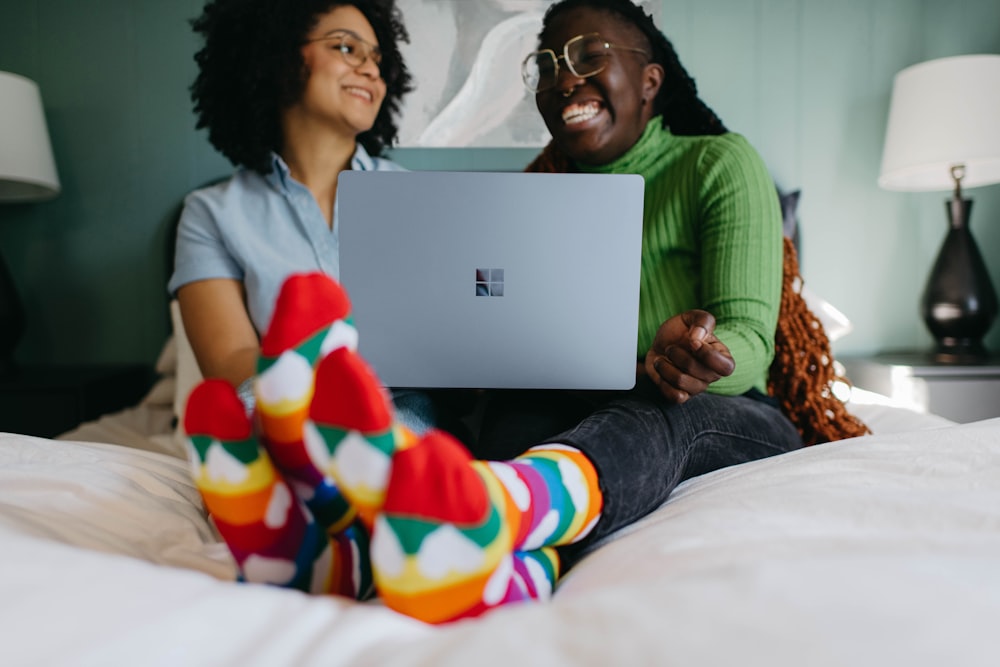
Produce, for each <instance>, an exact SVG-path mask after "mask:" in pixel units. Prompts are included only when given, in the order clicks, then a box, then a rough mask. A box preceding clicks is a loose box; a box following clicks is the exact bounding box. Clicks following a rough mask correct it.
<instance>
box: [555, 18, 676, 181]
mask: <svg viewBox="0 0 1000 667" xmlns="http://www.w3.org/2000/svg"><path fill="white" fill-rule="evenodd" d="M594 32H596V33H600V35H601V37H602V38H603V39H604V40H605V41H607V42H609V43H611V44H614V45H618V46H624V47H630V48H639V49H643V50H645V51H646V52H649V50H650V46H649V43H648V41H647V40H646V39H645V36H644V35H643V34H642V32H641V31H640V30H639V29H638V28H636V27H635V26H633V25H631V24H630V23H628V22H627V21H626V20H625V19H623V18H622V17H620V16H619V15H618V14H615V13H614V12H609V11H603V10H598V9H593V8H589V7H580V8H576V9H572V10H569V11H567V12H565V13H563V14H559V15H557V16H555V17H553V19H552V20H551V22H550V23H549V26H548V28H547V30H546V33H545V37H544V39H543V41H542V42H541V43H540V45H539V49H552V50H553V51H555V52H556V53H557V54H562V49H563V44H565V43H566V42H567V40H569V39H571V38H573V37H576V36H577V35H582V34H587V33H594ZM662 81H663V68H662V67H660V65H658V64H656V63H649V62H648V59H647V58H646V56H644V55H643V54H640V53H635V52H633V51H628V50H625V49H610V50H609V51H608V56H607V66H606V67H605V68H604V70H603V71H601V72H599V73H597V74H595V75H593V76H590V77H588V78H585V79H583V78H579V77H576V76H574V75H573V73H572V72H571V71H569V69H568V68H567V67H566V66H565V63H564V62H563V61H562V60H560V61H559V80H558V83H557V85H556V86H555V87H554V88H550V89H548V90H544V91H542V92H540V93H537V94H536V95H535V104H536V105H537V106H538V111H539V113H541V115H542V119H543V120H544V121H545V125H546V127H548V129H549V132H550V133H551V134H552V138H553V140H554V141H555V142H556V144H557V145H558V147H559V148H560V149H561V150H562V151H563V152H564V153H565V154H566V155H568V156H569V157H571V158H573V159H574V160H577V161H579V162H582V163H584V164H592V165H600V164H607V163H609V162H612V161H614V160H615V159H617V158H619V157H621V156H622V155H623V154H624V153H625V152H626V151H628V150H629V149H630V148H631V147H632V146H633V144H635V142H636V141H637V140H638V139H639V137H640V136H641V135H642V131H643V130H644V129H645V127H646V124H647V122H648V121H649V119H650V118H652V117H653V99H654V98H655V97H656V93H657V91H658V90H659V87H660V84H661V83H662ZM643 100H645V102H643Z"/></svg>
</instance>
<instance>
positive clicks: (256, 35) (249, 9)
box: [191, 0, 413, 174]
mask: <svg viewBox="0 0 1000 667" xmlns="http://www.w3.org/2000/svg"><path fill="white" fill-rule="evenodd" d="M342 5H352V6H354V7H356V8H357V9H358V10H359V11H360V12H361V13H362V14H364V16H365V18H366V19H367V20H368V22H369V23H370V24H371V26H372V28H373V29H374V31H375V36H376V37H377V38H378V44H379V48H380V49H381V51H382V64H381V67H380V70H381V73H382V78H383V79H384V80H385V83H386V97H385V100H384V101H383V103H382V107H381V109H379V113H378V116H377V117H376V118H375V123H374V125H373V126H372V128H371V129H370V130H368V131H367V132H364V133H363V134H361V135H359V137H358V141H359V142H360V143H361V145H362V146H364V147H365V150H367V151H368V152H369V153H370V154H371V155H382V152H383V151H384V150H385V149H386V148H388V147H391V146H392V145H393V144H394V143H395V142H396V139H397V136H398V133H399V129H398V128H397V126H396V117H397V116H398V114H399V110H400V105H401V103H402V98H403V96H404V95H405V94H406V93H408V92H410V91H411V90H413V84H412V77H411V75H410V72H409V70H408V69H407V67H406V63H405V62H404V61H403V56H402V54H401V53H400V50H399V43H400V42H409V34H408V33H407V32H406V28H405V27H404V25H403V21H402V16H401V15H400V12H399V9H398V8H397V7H396V6H395V2H394V0H294V1H289V0H209V2H208V3H207V4H206V5H205V8H204V10H203V11H202V14H201V16H199V17H198V18H196V19H194V20H192V21H191V26H192V27H193V28H194V31H195V32H196V33H199V34H201V35H202V36H203V38H204V45H203V47H202V49H201V50H200V51H198V52H197V53H196V54H195V56H194V59H195V61H196V62H197V63H198V68H199V70H198V76H197V78H196V79H195V81H194V83H193V84H192V85H191V100H192V101H193V102H194V111H195V114H196V116H197V125H196V127H197V128H198V129H202V128H207V129H208V139H209V141H210V142H211V143H212V145H213V146H215V148H216V150H218V151H219V152H220V153H222V154H223V155H224V156H226V157H227V158H228V159H229V161H230V162H232V163H233V164H234V165H237V166H239V165H242V166H245V167H247V168H249V169H253V170H254V171H257V172H260V173H262V174H266V173H268V172H270V171H271V168H272V167H271V159H270V155H271V152H272V151H275V152H277V151H278V150H280V148H281V143H282V131H281V112H282V110H283V109H286V108H287V107H289V106H290V105H292V104H294V103H295V102H296V101H297V100H298V99H299V98H300V97H301V95H302V92H303V90H304V89H305V83H306V74H305V64H304V62H303V60H302V54H301V52H300V48H301V46H302V43H303V41H304V40H305V38H306V35H307V34H308V33H309V31H310V30H311V29H312V28H313V26H315V24H316V21H317V19H318V17H319V16H321V15H323V14H325V13H327V12H329V11H330V10H332V9H333V8H335V7H338V6H342Z"/></svg>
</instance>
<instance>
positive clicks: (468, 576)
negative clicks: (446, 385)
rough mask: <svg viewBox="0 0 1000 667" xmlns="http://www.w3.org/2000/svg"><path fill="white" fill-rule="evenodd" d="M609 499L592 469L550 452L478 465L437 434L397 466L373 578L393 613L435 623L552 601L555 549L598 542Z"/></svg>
mask: <svg viewBox="0 0 1000 667" xmlns="http://www.w3.org/2000/svg"><path fill="white" fill-rule="evenodd" d="M602 502H603V500H602V496H601V492H600V489H599V487H598V482H597V474H596V471H595V470H594V467H593V465H592V464H591V463H590V461H589V459H587V458H586V457H585V456H584V455H583V454H582V453H581V452H579V451H578V450H576V449H573V448H570V447H564V446H559V445H549V446H543V447H538V448H534V449H532V450H529V451H528V452H527V453H525V454H524V455H523V456H521V457H518V458H517V459H514V460H513V461H509V462H505V463H498V462H485V461H474V460H472V458H471V456H470V455H469V453H468V451H467V450H466V449H465V448H464V447H462V446H461V445H460V444H459V443H458V442H456V441H454V440H453V439H452V438H451V437H450V436H448V435H447V434H445V433H442V432H436V431H432V432H430V433H429V434H427V435H426V436H425V437H424V438H422V439H421V441H420V442H419V443H418V444H417V445H416V446H414V447H412V448H410V449H407V450H405V451H400V452H398V453H397V454H396V455H395V457H394V458H393V465H392V473H391V477H390V479H389V483H388V489H387V493H386V498H385V504H384V506H383V508H382V511H381V512H380V513H379V514H378V517H377V519H376V523H375V527H374V532H373V535H372V550H371V558H372V571H373V574H374V577H375V585H376V588H377V589H378V591H379V595H380V596H381V597H382V599H383V601H384V602H385V603H386V605H387V606H389V607H391V608H393V609H396V610H397V611H400V612H402V613H405V614H407V615H410V616H413V617H415V618H419V619H421V620H424V621H427V622H429V623H442V622H447V621H452V620H456V619H459V618H465V617H470V616H477V615H479V614H481V613H483V612H484V611H486V610H488V609H491V608H494V607H497V606H499V605H502V604H506V603H509V602H516V601H523V600H528V599H545V598H547V597H548V595H549V594H550V593H551V590H552V588H553V586H554V585H555V581H556V579H557V577H558V574H559V562H558V558H557V556H556V553H555V551H554V550H553V549H552V547H554V546H559V545H563V544H569V543H571V542H574V541H576V540H578V539H580V538H582V537H584V536H585V535H586V534H587V533H589V532H590V530H591V529H592V527H593V526H594V524H595V523H596V522H597V520H598V519H599V518H600V512H601V506H602Z"/></svg>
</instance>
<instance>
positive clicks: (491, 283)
mask: <svg viewBox="0 0 1000 667" xmlns="http://www.w3.org/2000/svg"><path fill="white" fill-rule="evenodd" d="M476 296H503V269H476Z"/></svg>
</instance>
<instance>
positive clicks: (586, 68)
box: [521, 32, 652, 93]
mask: <svg viewBox="0 0 1000 667" xmlns="http://www.w3.org/2000/svg"><path fill="white" fill-rule="evenodd" d="M611 49H620V50H622V51H632V52H634V53H641V54H642V55H644V56H646V57H647V58H651V57H652V56H651V55H650V54H649V52H648V51H646V50H645V49H637V48H635V47H631V46H619V45H618V44H612V43H611V42H608V41H605V40H604V38H602V37H601V36H600V35H599V34H598V33H596V32H592V33H589V34H586V35H577V36H576V37H574V38H572V39H570V40H569V41H567V42H566V43H565V44H563V48H562V55H556V52H555V51H553V50H552V49H542V50H541V51H535V52H534V53H529V54H528V55H527V56H526V57H525V59H524V61H522V62H521V79H522V80H523V81H524V86H525V87H526V88H527V89H528V90H530V91H531V92H533V93H540V92H542V91H543V90H548V89H549V88H554V87H555V85H556V84H557V83H558V82H559V61H560V60H562V61H563V62H565V63H566V67H567V68H568V69H569V71H570V72H572V73H573V74H574V75H575V76H578V77H580V78H581V79H586V78H587V77H590V76H594V75H595V74H598V73H599V72H601V71H603V70H604V68H605V67H607V65H608V51H610V50H611Z"/></svg>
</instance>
